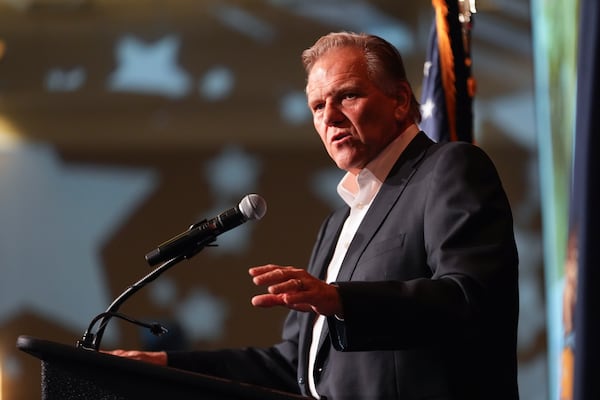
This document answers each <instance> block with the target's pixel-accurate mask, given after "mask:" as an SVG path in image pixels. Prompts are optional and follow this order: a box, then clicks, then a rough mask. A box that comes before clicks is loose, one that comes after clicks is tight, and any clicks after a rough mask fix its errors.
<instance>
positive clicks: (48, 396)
mask: <svg viewBox="0 0 600 400" xmlns="http://www.w3.org/2000/svg"><path fill="white" fill-rule="evenodd" d="M17 348H19V349H20V350H22V351H24V352H26V353H29V354H30V355H32V356H34V357H37V358H39V359H40V360H41V361H42V376H41V381H42V382H41V392H42V397H41V398H42V399H43V400H71V399H78V400H79V399H81V400H83V399H85V400H92V399H101V400H128V399H135V400H138V399H194V400H204V399H206V400H212V399H215V400H216V399H222V400H230V399H231V400H233V399H243V400H245V399H248V400H250V399H256V400H308V398H307V397H303V396H299V395H296V394H291V393H285V392H281V391H277V390H272V389H268V388H263V387H259V386H254V385H249V384H245V383H240V382H236V381H231V380H227V379H222V378H216V377H213V376H208V375H203V374H197V373H192V372H187V371H182V370H178V369H174V368H168V367H161V366H158V365H153V364H149V363H145V362H142V361H136V360H131V359H126V358H122V357H116V356H113V355H110V354H104V353H99V352H95V351H90V350H84V349H78V348H76V347H75V346H68V345H65V344H60V343H56V342H51V341H47V340H42V339H37V338H34V337H30V336H19V338H18V339H17Z"/></svg>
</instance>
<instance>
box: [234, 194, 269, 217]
mask: <svg viewBox="0 0 600 400" xmlns="http://www.w3.org/2000/svg"><path fill="white" fill-rule="evenodd" d="M238 208H239V209H240V211H241V213H242V214H244V216H245V217H246V218H247V219H261V218H262V217H264V216H265V213H266V212H267V202H266V201H265V199H263V198H262V197H260V196H259V195H257V194H249V195H246V196H245V197H244V198H243V199H242V201H240V204H239V205H238Z"/></svg>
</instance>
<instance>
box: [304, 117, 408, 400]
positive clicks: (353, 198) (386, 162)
mask: <svg viewBox="0 0 600 400" xmlns="http://www.w3.org/2000/svg"><path fill="white" fill-rule="evenodd" d="M417 133H419V129H418V128H417V126H416V125H411V126H410V127H409V128H408V129H406V131H404V132H403V133H402V134H401V135H399V136H398V137H397V138H396V139H394V140H393V141H392V142H391V143H390V144H389V145H388V146H387V147H386V148H385V149H383V150H382V152H381V153H379V155H378V156H377V157H375V158H374V159H373V160H371V162H369V163H368V164H367V166H366V167H365V168H363V169H362V170H360V172H359V173H358V175H354V174H352V173H350V172H348V173H346V175H344V177H343V178H342V180H341V181H340V183H339V184H338V186H337V192H338V194H339V196H340V197H341V198H342V199H343V200H344V202H345V203H346V204H347V205H348V206H349V207H350V215H348V218H347V219H346V221H345V222H344V226H343V227H342V231H341V233H340V237H339V238H338V241H337V244H336V246H335V251H334V253H333V257H332V258H331V261H330V263H329V266H328V267H327V275H326V278H325V281H326V282H327V283H331V282H335V280H336V279H337V276H338V273H339V271H340V268H341V266H342V261H343V260H344V257H345V256H346V251H347V250H348V247H350V243H351V242H352V239H353V238H354V235H355V234H356V231H357V230H358V227H359V225H360V224H361V222H362V220H363V218H364V216H365V215H366V214H367V211H368V210H369V207H370V206H371V203H372V202H373V199H374V198H375V196H376V195H377V193H378V192H379V189H380V188H381V185H382V184H383V181H385V178H386V177H387V175H388V174H389V173H390V170H391V169H392V167H393V166H394V164H395V163H396V161H397V160H398V157H400V154H402V152H403V151H404V149H405V148H406V146H408V143H410V141H411V140H412V139H413V138H414V137H415V136H416V135H417ZM324 323H325V316H323V315H319V316H318V317H317V319H316V320H315V323H314V325H313V335H312V341H311V344H310V350H309V353H308V386H309V389H310V393H311V394H312V395H313V397H315V398H316V399H318V398H320V396H319V394H318V393H317V389H316V383H315V378H314V365H315V359H316V357H317V350H318V346H319V338H320V336H321V332H322V330H323V324H324Z"/></svg>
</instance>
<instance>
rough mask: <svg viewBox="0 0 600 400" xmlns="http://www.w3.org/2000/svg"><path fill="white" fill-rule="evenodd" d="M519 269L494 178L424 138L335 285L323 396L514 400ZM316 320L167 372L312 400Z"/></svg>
mask: <svg viewBox="0 0 600 400" xmlns="http://www.w3.org/2000/svg"><path fill="white" fill-rule="evenodd" d="M348 213H349V209H348V208H347V207H345V208H343V209H341V210H338V211H336V212H334V213H333V214H332V215H330V216H329V218H328V219H327V220H326V221H325V222H324V223H323V225H322V227H321V230H320V232H319V235H318V237H317V241H316V244H315V247H314V250H313V254H312V256H311V260H310V264H309V268H308V269H309V272H310V273H312V274H313V275H315V276H319V277H324V275H325V270H326V268H327V265H328V263H329V260H330V259H331V256H332V253H333V250H334V248H335V244H336V241H337V237H338V235H339V233H340V230H341V227H342V225H343V222H344V220H345V219H346V217H347V215H348ZM517 270H518V257H517V251H516V246H515V242H514V234H513V225H512V215H511V211H510V206H509V203H508V200H507V198H506V195H505V193H504V190H503V188H502V184H501V182H500V180H499V178H498V175H497V172H496V169H495V167H494V166H493V164H492V162H491V161H490V159H489V158H488V157H487V156H486V155H485V153H484V152H483V151H482V150H481V149H479V148H478V147H476V146H473V145H470V144H467V143H456V142H455V143H449V144H444V145H442V144H434V143H433V142H432V141H431V140H429V139H428V138H427V137H426V136H425V134H423V133H420V134H419V135H417V137H416V138H415V139H413V141H412V142H411V143H410V144H409V146H408V147H407V149H406V150H405V151H404V152H403V153H402V155H401V156H400V158H399V159H398V161H397V162H396V164H395V166H394V167H393V169H392V171H391V172H390V174H389V176H388V178H387V179H386V180H385V182H384V184H383V186H382V187H381V190H380V191H379V193H378V194H377V196H376V197H375V199H374V200H373V203H372V205H371V207H370V209H369V211H368V213H367V215H366V216H365V219H364V220H363V222H362V224H361V225H360V227H359V229H358V231H357V233H356V235H355V237H354V240H353V241H352V243H351V245H350V248H349V249H348V252H347V255H346V257H345V259H344V261H343V264H342V268H341V270H340V274H339V276H338V282H337V284H338V285H339V291H340V295H341V299H342V303H343V307H344V320H343V321H339V320H337V319H335V318H333V317H330V318H329V319H328V324H327V326H328V329H325V332H324V333H323V335H322V337H321V338H320V340H321V346H320V350H319V353H318V356H317V363H316V368H315V371H316V372H315V376H316V381H317V389H318V391H319V393H320V394H321V395H322V396H325V397H327V399H329V400H332V399H333V400H337V399H386V400H388V399H401V400H413V399H414V400H416V399H440V400H441V399H445V400H484V399H485V400H490V399H498V400H500V399H502V400H514V399H518V390H517V360H516V333H517V319H518V282H517V280H518V272H517ZM314 317H315V316H314V315H312V314H310V313H300V312H295V311H291V312H290V314H289V315H288V318H287V319H286V322H285V325H284V329H283V340H282V342H281V343H279V344H277V345H275V346H273V347H272V348H268V349H256V348H247V349H238V350H222V351H216V352H194V353H190V352H185V353H169V360H170V361H169V363H170V364H171V365H173V366H175V367H180V368H185V369H191V370H195V371H199V372H204V373H210V374H214V375H219V376H224V377H227V378H231V379H237V380H242V381H245V382H251V383H255V384H260V385H266V386H270V387H274V388H277V389H283V390H287V391H294V392H300V393H302V394H308V393H309V392H308V386H307V382H308V379H307V376H306V374H307V360H308V348H309V346H310V335H311V331H312V324H313V321H314Z"/></svg>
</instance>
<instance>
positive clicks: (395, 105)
mask: <svg viewBox="0 0 600 400" xmlns="http://www.w3.org/2000/svg"><path fill="white" fill-rule="evenodd" d="M306 93H307V98H308V106H309V108H310V109H311V111H312V114H313V123H314V125H315V129H316V130H317V132H318V133H319V136H320V137H321V140H322V141H323V144H324V145H325V148H326V150H327V152H328V153H329V156H330V157H331V158H332V159H333V161H335V163H336V164H337V166H338V167H339V168H341V169H344V170H346V171H349V172H352V173H355V174H356V173H358V171H359V170H360V169H362V168H363V167H365V165H366V164H367V163H368V162H369V161H371V160H372V159H373V158H375V157H376V156H377V155H378V154H379V152H380V151H381V150H382V149H383V148H384V147H386V146H387V145H388V144H389V143H390V142H391V141H392V140H394V139H395V138H396V137H397V136H398V135H399V134H401V133H402V131H403V130H404V128H405V127H406V118H407V113H408V101H407V100H406V98H408V96H407V94H406V93H402V94H401V96H400V97H399V98H394V97H390V96H388V95H387V94H385V93H384V92H383V91H381V90H380V89H379V88H378V87H377V86H375V84H374V83H373V82H371V80H370V79H369V76H368V73H367V67H366V64H365V60H364V56H363V54H362V52H361V51H360V50H359V49H355V48H351V47H345V48H341V49H335V50H331V51H330V52H328V53H326V54H325V55H323V56H322V57H321V58H319V59H318V61H317V62H316V63H315V64H314V66H313V68H312V69H311V70H310V72H309V74H308V83H307V86H306ZM400 98H402V99H403V100H399V99H400Z"/></svg>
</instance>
